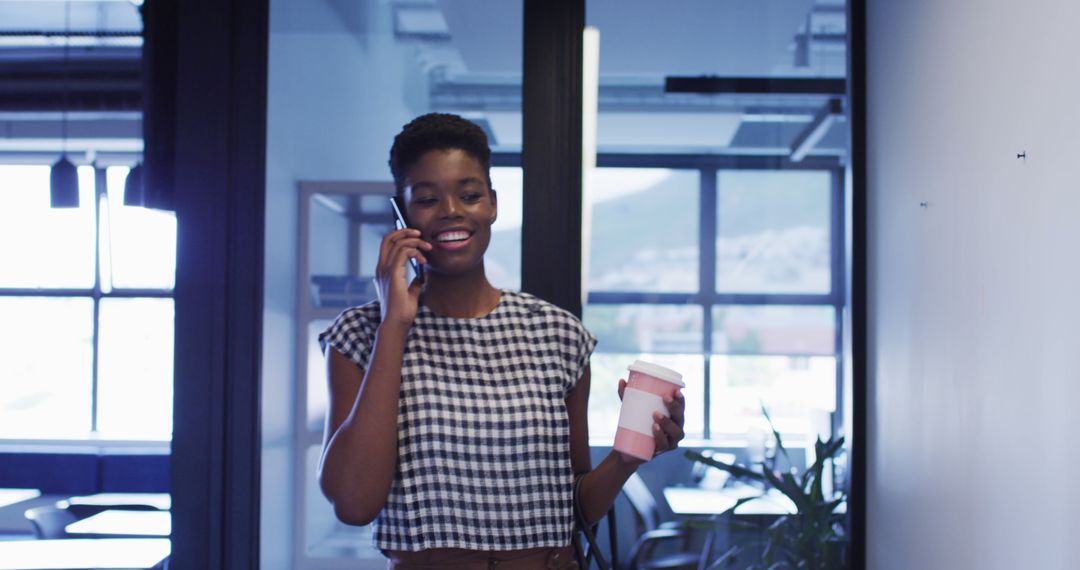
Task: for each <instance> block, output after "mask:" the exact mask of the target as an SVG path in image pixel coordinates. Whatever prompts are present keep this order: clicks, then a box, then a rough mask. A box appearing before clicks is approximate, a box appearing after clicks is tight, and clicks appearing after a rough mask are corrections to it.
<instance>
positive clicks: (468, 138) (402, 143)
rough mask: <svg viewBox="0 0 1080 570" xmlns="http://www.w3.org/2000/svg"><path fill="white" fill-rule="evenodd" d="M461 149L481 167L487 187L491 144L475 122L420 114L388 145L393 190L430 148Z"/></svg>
mask: <svg viewBox="0 0 1080 570" xmlns="http://www.w3.org/2000/svg"><path fill="white" fill-rule="evenodd" d="M454 149H459V150H462V151H464V152H465V153H466V154H468V155H469V156H471V157H473V158H475V159H476V160H477V162H479V163H480V166H482V167H483V168H484V176H486V177H487V183H488V187H489V188H490V187H491V147H490V146H488V138H487V135H486V134H484V130H483V129H481V128H480V127H479V126H477V125H476V123H473V122H472V121H469V120H466V119H464V118H462V117H459V116H458V115H452V114H449V113H428V114H426V115H421V116H419V117H417V118H415V119H413V120H412V121H410V122H409V123H408V124H407V125H405V126H404V127H402V128H401V132H400V133H398V135H397V136H396V137H394V145H393V146H391V147H390V173H391V174H393V176H394V187H395V188H397V193H398V194H401V192H403V191H404V189H405V174H406V172H407V171H408V170H409V168H411V167H412V165H414V164H416V162H417V161H418V160H420V157H421V156H424V154H426V153H428V152H430V151H433V150H454Z"/></svg>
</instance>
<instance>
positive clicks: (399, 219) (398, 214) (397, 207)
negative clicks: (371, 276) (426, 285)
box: [390, 196, 424, 282]
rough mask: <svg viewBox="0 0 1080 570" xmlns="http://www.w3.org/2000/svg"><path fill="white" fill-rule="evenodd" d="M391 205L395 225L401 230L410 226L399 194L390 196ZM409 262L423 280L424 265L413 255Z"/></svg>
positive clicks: (414, 271) (417, 276) (418, 277)
mask: <svg viewBox="0 0 1080 570" xmlns="http://www.w3.org/2000/svg"><path fill="white" fill-rule="evenodd" d="M390 207H391V208H393V210H394V226H395V227H397V229H399V230H403V229H405V228H408V227H410V226H409V222H408V221H407V220H406V219H405V205H404V204H403V203H402V201H401V198H399V197H398V196H394V197H393V198H390ZM409 264H410V265H412V268H413V273H415V274H416V278H417V279H419V280H420V281H421V282H423V281H424V266H423V265H422V264H421V263H420V262H419V261H417V260H416V259H414V258H411V257H410V258H409Z"/></svg>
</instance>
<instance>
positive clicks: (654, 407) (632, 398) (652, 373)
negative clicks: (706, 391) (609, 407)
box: [614, 360, 685, 461]
mask: <svg viewBox="0 0 1080 570" xmlns="http://www.w3.org/2000/svg"><path fill="white" fill-rule="evenodd" d="M627 369H628V370H629V371H630V375H629V377H627V380H626V390H625V391H623V400H622V408H620V410H619V429H618V430H617V431H616V432H615V445H614V449H615V451H618V452H620V453H623V454H625V455H630V456H632V457H637V458H638V459H644V460H645V461H648V460H650V459H652V457H653V455H654V454H655V453H656V439H655V437H654V436H653V430H652V426H653V423H655V422H654V421H653V412H660V413H661V414H663V416H664V417H669V416H670V415H671V413H670V412H669V411H668V407H667V405H666V404H664V398H665V397H669V396H670V397H675V394H676V392H678V391H679V389H681V388H682V387H683V386H685V384H684V383H683V381H682V374H679V373H678V372H676V371H674V370H672V369H670V368H665V367H663V366H660V365H659V364H653V363H651V362H645V361H643V360H635V361H634V363H633V364H631V365H630V366H628V367H627Z"/></svg>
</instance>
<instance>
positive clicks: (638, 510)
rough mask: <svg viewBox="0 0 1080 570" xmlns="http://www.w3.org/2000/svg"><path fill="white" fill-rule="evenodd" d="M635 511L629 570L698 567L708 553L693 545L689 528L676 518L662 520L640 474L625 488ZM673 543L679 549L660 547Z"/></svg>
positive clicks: (623, 490)
mask: <svg viewBox="0 0 1080 570" xmlns="http://www.w3.org/2000/svg"><path fill="white" fill-rule="evenodd" d="M622 493H623V495H624V496H625V497H626V499H627V501H629V503H630V506H631V507H632V508H633V510H634V518H635V523H636V524H637V529H638V533H639V536H638V539H637V541H636V542H635V543H634V546H633V547H631V549H630V563H629V568H630V570H654V569H668V568H696V567H698V566H699V564H700V563H701V562H703V560H702V558H703V557H704V556H705V553H704V552H703V551H702V550H701V549H698V550H693V549H691V548H690V529H689V528H686V527H684V526H683V525H681V524H680V523H678V522H677V521H668V522H663V523H661V522H660V515H659V514H658V512H657V504H656V499H655V498H654V497H653V494H652V491H650V490H649V487H648V486H647V485H646V484H645V481H644V480H643V479H642V478H641V476H640V475H638V474H637V473H634V474H633V475H631V476H630V479H628V480H627V481H626V485H624V486H623V489H622ZM662 544H674V545H675V546H676V547H677V548H676V549H675V550H674V551H672V549H670V548H662V549H659V550H657V547H658V546H660V545H662Z"/></svg>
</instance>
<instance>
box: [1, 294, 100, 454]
mask: <svg viewBox="0 0 1080 570" xmlns="http://www.w3.org/2000/svg"><path fill="white" fill-rule="evenodd" d="M0 315H3V321H2V324H0V438H19V437H33V438H41V437H45V438H47V437H85V436H86V434H87V433H89V431H90V427H91V426H90V405H89V402H90V401H91V394H90V390H91V373H90V371H91V368H92V364H91V362H92V356H91V353H92V344H91V343H92V339H93V318H94V317H93V315H94V306H93V301H92V300H91V299H89V298H71V299H55V298H54V299H46V298H29V297H0Z"/></svg>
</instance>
